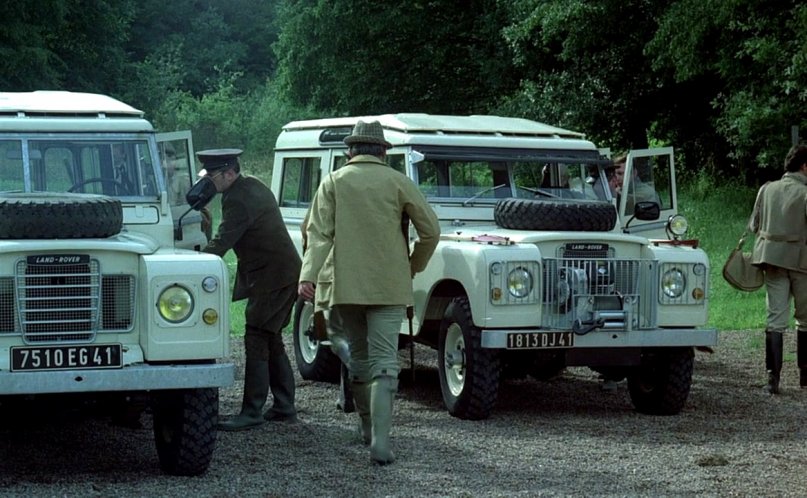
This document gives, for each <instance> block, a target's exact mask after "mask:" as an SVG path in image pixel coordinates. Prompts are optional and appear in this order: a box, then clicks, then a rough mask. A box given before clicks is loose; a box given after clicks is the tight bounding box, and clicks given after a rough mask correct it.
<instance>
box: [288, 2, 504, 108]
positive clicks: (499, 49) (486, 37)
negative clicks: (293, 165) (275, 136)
mask: <svg viewBox="0 0 807 498" xmlns="http://www.w3.org/2000/svg"><path fill="white" fill-rule="evenodd" d="M502 21H503V17H502V12H501V10H500V9H498V7H497V4H496V2H495V1H492V0H472V1H459V0H454V1H445V0H444V1H436V0H431V1H430V0H410V1H406V2H397V3H391V2H386V3H385V2H375V1H372V0H333V1H331V2H322V1H317V0H282V1H281V2H280V8H279V11H278V23H279V26H280V27H281V28H282V30H281V32H280V34H279V38H278V42H277V43H276V45H275V53H276V54H277V58H278V81H279V83H280V85H281V87H280V88H281V92H282V93H281V95H282V96H283V97H285V98H287V99H288V100H289V101H290V102H292V103H294V104H296V105H301V106H306V105H310V106H312V107H313V108H316V109H320V110H322V111H324V112H327V113H332V114H375V113H386V112H404V111H405V112H431V113H474V112H477V113H478V112H484V111H486V110H487V108H488V106H489V103H490V102H491V101H492V100H493V99H494V98H495V96H496V95H499V94H501V93H507V92H509V91H510V90H511V89H513V88H515V86H516V84H517V83H516V81H515V80H514V79H513V77H512V72H511V71H509V67H510V64H509V61H508V60H507V58H506V57H504V55H505V54H506V47H505V45H504V43H503V39H502V38H501V36H500V34H499V32H498V30H499V27H500V26H501V22H502Z"/></svg>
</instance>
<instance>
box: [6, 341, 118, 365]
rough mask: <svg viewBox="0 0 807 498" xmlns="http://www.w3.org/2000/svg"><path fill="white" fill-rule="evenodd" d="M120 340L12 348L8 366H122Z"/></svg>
mask: <svg viewBox="0 0 807 498" xmlns="http://www.w3.org/2000/svg"><path fill="white" fill-rule="evenodd" d="M121 357H122V356H121V345H120V344H92V345H89V344H88V345H85V346H40V347H16V348H11V370H12V371H13V372H19V371H24V370H76V369H90V368H93V369H95V368H121V366H122V365H123V364H122V361H121Z"/></svg>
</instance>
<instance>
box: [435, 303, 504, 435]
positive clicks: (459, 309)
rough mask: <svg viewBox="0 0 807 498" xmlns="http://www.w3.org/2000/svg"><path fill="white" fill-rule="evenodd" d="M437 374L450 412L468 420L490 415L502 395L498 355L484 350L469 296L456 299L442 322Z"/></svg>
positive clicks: (489, 350)
mask: <svg viewBox="0 0 807 498" xmlns="http://www.w3.org/2000/svg"><path fill="white" fill-rule="evenodd" d="M437 361H438V369H437V370H438V373H439V375H440V389H441V390H442V392H443V402H444V403H445V405H446V408H448V413H450V414H451V415H453V416H454V417H457V418H461V419H467V420H481V419H486V418H488V417H489V416H490V413H491V411H492V410H493V407H494V406H495V404H496V398H497V397H498V395H499V377H500V374H501V362H500V359H499V356H498V353H497V352H496V351H495V350H492V349H483V348H482V332H481V331H480V330H479V329H478V328H477V327H475V326H474V324H473V320H472V318H471V305H470V304H469V303H468V298H466V297H455V298H454V299H453V300H452V301H451V303H450V304H449V305H448V307H447V308H446V311H445V314H444V315H443V320H442V322H441V323H440V338H439V345H438V357H437Z"/></svg>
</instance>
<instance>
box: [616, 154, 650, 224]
mask: <svg viewBox="0 0 807 498" xmlns="http://www.w3.org/2000/svg"><path fill="white" fill-rule="evenodd" d="M627 160H628V156H627V155H619V156H617V157H615V158H614V174H613V176H611V177H610V178H609V180H608V185H609V186H610V187H611V194H612V195H613V196H614V197H617V199H619V198H620V197H621V196H622V194H623V193H624V194H626V195H627V196H628V200H627V202H626V204H625V214H632V213H633V208H634V206H635V205H636V203H637V202H655V203H658V204H659V206H661V200H660V199H659V196H658V193H657V192H656V189H654V188H653V186H652V185H651V184H649V183H646V182H644V181H642V179H641V177H640V176H639V169H638V167H637V165H636V163H634V164H633V174H632V175H631V176H632V178H631V181H630V183H629V184H628V191H627V192H623V190H624V186H625V166H626V164H627ZM619 202H620V201H618V202H617V207H618V206H619Z"/></svg>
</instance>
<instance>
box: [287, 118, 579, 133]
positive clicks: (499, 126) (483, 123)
mask: <svg viewBox="0 0 807 498" xmlns="http://www.w3.org/2000/svg"><path fill="white" fill-rule="evenodd" d="M358 121H364V122H368V121H378V122H379V123H381V126H382V127H384V128H385V129H388V130H397V131H402V132H406V133H416V132H443V133H498V134H502V135H530V136H544V137H557V136H566V137H570V138H583V137H584V136H585V135H584V134H583V133H579V132H576V131H571V130H565V129H563V128H558V127H556V126H550V125H548V124H544V123H539V122H538V121H531V120H529V119H524V118H508V117H502V116H485V115H472V116H447V115H438V114H421V113H399V114H382V115H378V116H356V117H342V118H327V119H311V120H307V121H292V122H291V123H288V124H287V125H286V126H284V127H283V129H284V130H303V129H311V128H330V127H339V126H353V125H355V124H356V122H358Z"/></svg>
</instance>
